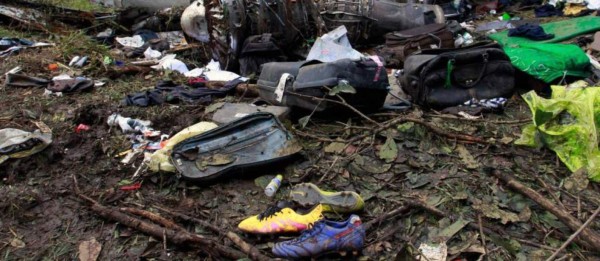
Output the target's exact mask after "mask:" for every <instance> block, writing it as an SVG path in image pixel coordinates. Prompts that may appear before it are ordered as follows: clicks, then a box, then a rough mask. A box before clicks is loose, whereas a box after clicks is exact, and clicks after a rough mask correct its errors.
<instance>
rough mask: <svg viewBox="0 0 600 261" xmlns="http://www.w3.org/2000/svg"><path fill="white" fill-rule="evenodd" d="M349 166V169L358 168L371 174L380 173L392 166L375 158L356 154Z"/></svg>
mask: <svg viewBox="0 0 600 261" xmlns="http://www.w3.org/2000/svg"><path fill="white" fill-rule="evenodd" d="M349 167H350V168H351V170H358V171H362V172H364V171H366V172H368V173H372V174H381V173H385V172H386V171H388V170H390V168H392V164H381V162H380V161H379V160H377V159H375V158H372V157H368V156H360V155H357V156H356V157H355V158H354V161H352V163H350V166H349ZM351 173H352V172H351Z"/></svg>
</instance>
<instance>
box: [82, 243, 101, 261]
mask: <svg viewBox="0 0 600 261" xmlns="http://www.w3.org/2000/svg"><path fill="white" fill-rule="evenodd" d="M100 250H102V245H101V244H100V243H98V241H96V238H92V239H90V240H88V241H83V242H81V243H80V244H79V260H80V261H96V259H98V256H99V255H100Z"/></svg>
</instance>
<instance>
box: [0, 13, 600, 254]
mask: <svg viewBox="0 0 600 261" xmlns="http://www.w3.org/2000/svg"><path fill="white" fill-rule="evenodd" d="M0 32H1V33H2V35H0V36H15V37H28V38H30V39H35V40H40V41H49V42H54V43H56V44H57V46H56V47H49V48H40V49H29V50H25V51H23V52H21V53H19V54H18V55H15V56H12V57H9V58H8V59H6V60H4V61H2V63H1V64H0V73H4V72H6V71H7V70H9V69H11V68H13V67H14V66H17V65H19V66H21V67H23V69H24V70H23V73H25V74H27V75H30V76H40V77H45V78H50V77H51V76H53V75H56V74H58V73H59V72H51V71H49V70H48V69H47V68H48V64H50V63H54V62H60V63H63V64H67V63H68V61H69V60H70V58H71V57H72V56H73V55H82V54H87V55H90V56H91V58H92V59H91V61H92V62H91V64H89V65H88V66H86V67H85V68H84V69H83V70H81V71H75V72H74V73H75V74H77V75H87V76H90V77H94V78H97V79H99V78H108V83H107V85H105V86H103V87H99V88H96V89H95V90H93V91H92V92H90V93H78V94H73V95H66V96H63V97H44V96H43V95H42V94H43V92H44V90H43V89H34V88H11V87H3V88H2V89H0V106H1V107H0V108H2V109H1V110H0V129H1V128H9V127H10V128H18V129H23V130H28V131H33V130H35V129H36V126H35V125H34V124H33V121H43V122H44V123H45V124H47V125H48V126H49V127H50V128H51V129H52V131H53V143H52V144H51V146H50V147H48V148H47V149H46V150H44V151H43V152H40V153H38V154H35V155H33V156H31V157H27V158H22V159H11V160H9V161H8V162H5V163H4V164H2V165H0V195H2V196H1V197H0V257H1V258H2V259H4V260H73V259H77V258H78V256H79V254H80V250H79V245H80V243H81V242H83V241H87V240H90V239H92V238H93V239H95V240H96V241H98V242H99V243H100V245H101V252H100V255H99V259H100V260H171V259H175V260H197V259H210V258H211V256H207V254H206V253H205V252H203V251H201V250H200V249H199V248H197V247H187V246H181V245H176V244H172V243H171V242H166V243H164V242H163V240H162V239H161V238H152V237H150V236H148V235H146V234H143V233H140V232H139V231H137V230H135V229H131V228H128V227H126V226H123V225H121V224H118V223H115V222H113V221H110V220H107V219H104V218H101V217H99V216H98V215H97V214H96V213H94V212H93V211H91V210H90V208H89V204H87V202H85V201H83V200H81V198H80V197H78V196H77V195H76V194H75V192H74V183H73V180H74V177H75V178H76V179H77V180H78V183H79V187H80V188H81V190H82V192H83V194H85V195H87V196H89V197H91V198H93V199H95V200H97V201H98V202H100V203H101V204H103V205H105V206H109V207H132V208H139V209H144V210H148V211H151V212H154V213H158V214H160V215H162V216H164V217H166V218H168V219H171V220H173V221H175V222H177V223H178V224H180V225H182V226H184V227H185V228H186V229H187V230H188V231H191V232H194V233H198V234H201V235H205V236H207V237H210V238H214V239H215V240H216V241H218V242H221V243H223V244H225V245H226V246H229V247H231V248H235V246H234V245H233V244H232V242H230V241H229V240H228V239H225V238H223V237H220V236H218V235H216V234H215V233H214V232H211V231H210V230H208V229H207V228H205V227H203V226H200V225H197V224H194V223H192V222H187V221H184V220H181V219H178V218H177V217H175V216H173V215H171V214H170V213H168V212H165V211H162V210H160V209H169V210H173V211H176V212H180V213H184V214H186V215H189V216H192V217H196V218H199V219H202V220H205V221H208V222H210V223H211V224H214V225H216V226H218V227H219V228H220V229H222V230H223V231H227V230H231V231H234V232H238V234H240V235H241V236H242V237H243V238H244V240H246V241H248V242H250V243H251V244H253V245H255V246H257V247H258V248H259V249H260V250H262V251H263V253H264V254H266V255H269V256H270V247H271V246H272V245H273V242H276V241H278V240H282V239H283V238H257V237H253V236H249V235H243V234H241V233H239V231H237V230H236V226H237V223H238V222H239V221H241V220H242V219H244V218H245V217H247V216H249V215H254V214H258V213H260V212H261V211H263V210H264V209H265V208H266V207H267V206H268V204H271V203H273V202H275V201H276V200H279V199H284V198H285V195H286V194H287V192H288V191H289V188H290V187H291V185H293V184H297V183H300V182H313V183H318V184H319V186H321V187H323V188H326V189H330V190H354V191H357V192H359V193H360V194H361V195H362V196H363V197H364V199H365V201H366V206H365V211H364V212H362V213H359V214H360V216H361V218H362V219H363V221H364V222H369V221H373V220H375V219H377V218H378V217H380V216H382V215H383V214H385V213H388V212H390V211H392V210H394V209H397V208H399V207H401V206H403V205H406V204H407V203H411V202H412V203H415V202H417V205H418V204H421V207H419V206H415V205H411V207H409V208H406V209H405V210H404V211H402V212H401V213H400V214H399V215H394V216H391V217H388V218H385V219H382V220H377V221H378V222H375V223H372V226H371V227H370V228H369V229H368V231H367V246H366V248H365V249H364V250H363V251H362V253H361V256H360V257H356V258H357V259H360V260H392V259H395V260H410V259H411V257H414V256H415V255H416V253H417V250H416V248H418V247H419V245H420V244H421V243H434V242H442V241H443V242H447V245H448V247H449V249H450V250H449V259H448V260H456V258H463V259H459V260H477V259H479V258H482V257H483V258H488V260H544V258H545V257H548V256H549V255H550V254H552V253H553V252H554V250H556V249H557V248H558V247H559V246H560V245H561V244H562V243H563V242H564V241H565V240H566V239H567V238H568V237H569V235H571V234H572V233H573V231H572V230H570V229H569V228H568V227H566V226H565V225H564V224H563V223H561V222H560V221H559V220H558V219H557V218H556V217H555V216H554V215H552V214H551V213H549V212H548V211H547V210H546V209H544V208H542V207H541V206H540V205H538V204H536V203H534V202H533V201H531V200H529V199H528V198H526V197H525V196H523V195H522V194H519V193H516V192H515V191H514V190H511V189H509V188H508V187H507V186H506V184H505V183H503V182H502V181H500V180H498V179H497V178H495V177H494V176H492V175H491V174H490V173H489V171H490V170H489V168H494V169H496V170H497V171H502V172H505V173H508V174H511V175H513V176H514V177H515V178H516V179H517V180H519V181H520V182H523V183H524V184H526V185H527V186H529V187H531V188H532V189H534V190H536V191H538V192H539V193H541V194H542V195H544V196H545V197H546V198H547V199H549V200H551V201H553V202H554V203H555V204H557V205H559V206H561V207H563V208H564V209H566V210H567V211H568V212H569V213H570V214H571V215H573V216H575V217H577V218H578V219H579V220H580V221H581V222H584V221H585V220H586V219H587V218H588V217H589V216H590V215H591V213H592V212H593V211H594V210H595V209H596V208H597V206H598V205H600V197H599V193H598V192H599V188H598V185H597V184H594V183H591V184H589V185H588V186H587V188H586V189H584V190H583V191H581V192H573V191H567V190H566V189H565V188H564V186H563V181H564V179H565V178H566V177H568V176H570V175H571V173H570V171H569V170H568V169H566V168H565V166H564V165H563V164H562V163H561V162H560V161H559V160H558V159H557V157H556V155H555V154H554V153H553V152H552V151H549V150H547V149H531V148H525V147H520V146H517V145H514V144H513V141H514V140H516V139H517V138H518V137H519V135H520V133H521V127H522V126H523V125H524V124H526V123H527V122H528V119H529V118H530V116H531V114H530V112H529V110H528V108H527V106H526V105H525V103H524V102H523V101H522V99H521V98H520V97H519V96H518V95H515V96H514V97H513V98H512V99H511V100H510V102H509V103H508V107H507V109H506V111H504V112H502V113H498V114H486V115H485V117H484V118H481V119H476V120H467V119H453V118H450V117H447V116H440V115H438V114H436V113H435V112H432V111H422V110H420V109H418V108H415V109H411V110H410V111H408V112H404V113H395V112H380V113H376V114H370V115H369V117H371V118H373V119H374V120H376V121H378V122H381V123H383V122H386V121H388V120H391V119H394V118H396V117H398V116H400V115H405V116H406V115H408V116H409V117H411V118H417V119H422V120H423V121H425V122H427V123H430V124H432V125H434V126H436V127H439V128H440V129H441V130H443V131H444V132H447V133H462V134H468V135H471V136H473V137H480V138H483V139H485V140H486V141H491V143H492V144H488V145H482V144H465V143H461V142H458V141H457V140H454V139H451V138H448V137H444V136H443V135H439V134H436V133H434V132H433V131H432V130H431V129H430V128H426V127H423V126H421V125H419V124H414V123H404V124H393V125H391V126H390V128H387V129H386V130H384V131H382V132H380V133H379V134H377V135H365V136H366V137H365V138H364V139H360V140H358V141H356V142H354V143H353V144H351V145H350V146H348V148H346V149H340V146H339V144H335V143H334V142H332V141H331V140H337V142H339V143H341V144H342V145H346V144H347V141H348V140H350V139H351V138H353V137H356V136H358V135H364V134H369V133H370V131H371V130H372V129H373V128H374V127H373V125H369V124H368V123H365V121H364V120H363V119H361V118H360V117H351V118H350V119H347V118H344V119H339V120H317V119H313V120H312V121H311V122H310V123H309V124H308V125H307V126H306V127H305V128H301V127H300V126H299V125H298V124H297V122H294V121H287V122H286V126H288V127H289V128H290V130H292V132H293V133H295V134H296V138H297V139H299V140H300V141H301V144H302V145H303V147H304V150H303V151H302V153H301V156H300V157H298V158H297V159H296V160H295V161H294V162H292V163H290V164H288V165H287V166H265V167H263V168H261V171H255V172H253V173H248V172H244V173H239V174H237V175H236V176H235V177H232V178H229V179H227V180H221V181H219V182H216V183H214V184H209V185H206V184H195V183H191V182H186V181H185V180H181V179H179V178H178V177H177V176H176V175H173V174H169V173H161V174H153V173H143V175H142V179H141V180H140V181H141V182H142V186H141V188H140V189H139V190H135V191H123V190H121V189H120V187H121V186H122V185H123V184H125V183H127V181H129V180H131V178H132V176H133V174H134V173H135V172H136V170H137V168H138V166H139V165H140V164H141V159H138V160H137V161H136V162H135V163H134V164H133V165H124V164H122V163H120V160H121V158H118V157H116V155H117V154H119V153H120V152H122V151H125V150H127V149H129V146H130V143H129V141H128V140H127V138H126V137H125V136H124V135H123V134H122V133H121V131H120V130H118V129H117V128H112V129H111V128H109V126H108V125H107V124H106V118H107V117H108V116H109V115H110V114H111V113H115V112H118V113H121V114H122V115H124V116H129V117H135V118H140V119H146V120H150V121H152V122H153V123H154V128H155V129H157V130H161V131H162V132H163V133H167V134H170V135H173V134H175V133H177V132H178V131H180V130H182V129H183V128H185V127H187V126H190V125H192V124H194V123H197V122H199V121H203V120H209V119H210V114H207V113H205V106H204V105H162V106H155V107H148V108H138V107H125V106H122V105H120V101H121V99H122V98H123V97H124V96H125V95H126V94H129V93H132V92H135V91H139V90H141V89H144V88H150V87H153V86H154V84H155V83H156V82H157V81H158V80H160V79H165V78H175V80H177V81H179V82H183V78H182V77H180V76H177V75H172V74H166V73H164V72H150V73H147V74H138V75H124V76H120V77H114V75H111V74H110V73H109V71H110V69H111V68H110V67H106V66H104V65H102V63H101V60H102V58H103V56H105V55H108V56H111V57H113V58H114V59H123V60H125V59H124V57H122V56H119V55H116V54H114V53H111V52H110V51H109V50H108V48H105V47H102V46H99V45H98V44H97V43H94V42H93V41H92V40H90V39H89V38H86V37H87V36H85V34H84V33H82V32H77V31H73V32H72V33H70V34H66V35H46V34H42V33H36V32H30V31H23V30H21V29H18V28H15V27H11V26H8V25H6V24H4V25H1V26H0ZM202 52H203V51H202V50H195V51H191V52H188V53H186V54H185V57H186V61H188V62H194V63H196V64H197V65H200V64H201V63H202V61H201V59H200V57H202V56H203V55H202ZM60 72H68V71H65V70H64V69H61V70H60ZM109 75H111V76H109ZM3 80H4V79H2V80H0V84H2V81H3ZM225 100H227V101H241V102H244V101H251V99H246V98H240V97H234V96H231V97H227V98H225ZM81 123H84V124H87V125H90V126H91V129H90V130H89V131H85V132H81V133H76V132H75V131H74V129H75V127H76V126H77V125H78V124H81ZM387 137H392V138H393V139H394V140H395V143H396V145H397V147H398V155H397V157H396V158H395V159H394V160H392V161H391V162H388V163H386V162H384V161H383V160H381V159H379V151H380V150H381V146H382V145H383V144H384V142H385V141H386V138H387ZM332 144H333V145H332ZM280 173H281V174H284V176H285V180H284V183H283V185H282V188H281V189H280V191H279V192H278V193H277V194H276V197H275V199H269V198H267V197H266V196H265V195H264V193H263V187H261V186H264V182H265V181H268V180H269V178H271V177H273V176H274V175H276V174H280ZM259 185H260V186H259ZM419 202H420V203H419ZM423 206H429V207H435V208H436V209H437V210H439V212H442V213H439V212H438V213H437V215H436V214H435V211H433V212H432V211H431V210H427V208H426V207H423ZM440 214H443V216H442V215H440ZM329 218H332V219H339V220H342V219H344V218H346V217H345V216H338V215H331V216H329ZM463 221H464V222H463ZM466 223H473V224H477V227H480V228H485V230H483V235H482V233H481V232H482V229H481V230H480V229H475V228H474V227H472V226H465V224H466ZM452 224H455V225H454V226H451V225H452ZM456 224H459V225H458V226H457V225H456ZM599 225H600V224H599V223H598V222H594V223H592V225H591V227H592V229H593V230H595V231H598V229H599V228H600V226H599ZM483 253H485V254H483ZM596 254H597V250H590V249H585V248H583V247H581V246H580V245H578V244H575V243H574V244H571V245H570V246H569V247H568V248H567V249H566V251H564V252H562V254H560V255H559V257H562V258H565V259H567V260H569V259H571V260H596V259H597V256H596ZM327 257H328V258H331V259H343V258H342V257H340V256H337V255H335V254H333V255H330V256H327ZM212 258H213V259H222V258H220V257H214V256H212Z"/></svg>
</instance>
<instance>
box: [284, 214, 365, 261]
mask: <svg viewBox="0 0 600 261" xmlns="http://www.w3.org/2000/svg"><path fill="white" fill-rule="evenodd" d="M364 242H365V229H364V227H363V225H362V222H361V221H360V218H359V217H358V216H357V215H351V216H350V218H349V219H348V220H346V221H345V222H335V221H329V220H321V221H319V222H317V223H315V224H314V225H313V227H312V228H311V229H308V230H305V231H304V232H302V235H300V237H298V238H296V239H292V240H289V241H283V242H279V243H277V244H275V246H273V254H274V255H276V256H279V257H284V258H303V257H317V256H319V255H323V254H327V253H333V252H339V253H340V254H344V255H345V254H347V253H348V252H352V253H356V252H358V251H360V250H361V249H362V248H363V245H364Z"/></svg>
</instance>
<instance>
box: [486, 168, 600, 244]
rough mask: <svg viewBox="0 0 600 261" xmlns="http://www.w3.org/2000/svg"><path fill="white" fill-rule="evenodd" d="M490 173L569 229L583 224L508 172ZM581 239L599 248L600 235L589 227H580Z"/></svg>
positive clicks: (578, 227)
mask: <svg viewBox="0 0 600 261" xmlns="http://www.w3.org/2000/svg"><path fill="white" fill-rule="evenodd" d="M491 173H492V174H493V175H494V176H496V177H497V178H498V179H500V180H502V181H504V182H505V183H506V184H507V185H508V186H509V187H511V188H512V189H514V190H516V191H517V192H519V193H521V194H523V195H525V196H527V197H529V198H530V199H531V200H533V201H535V202H536V203H538V204H539V205H541V206H542V207H544V208H545V209H546V210H548V211H549V212H550V213H552V214H553V215H555V216H556V217H557V218H558V219H559V220H560V221H561V222H563V223H565V225H567V226H568V227H569V228H570V229H572V230H573V231H577V230H579V229H580V228H582V226H583V224H581V222H580V221H579V220H578V219H576V218H574V217H573V216H571V215H570V214H569V213H567V212H565V211H564V210H561V209H559V208H557V207H556V204H555V203H553V202H551V201H550V200H547V199H546V198H545V197H544V196H542V195H540V194H539V193H537V192H536V191H535V190H533V189H531V188H529V187H527V186H525V185H523V184H522V183H521V182H519V181H517V180H515V179H514V178H513V177H511V176H509V175H508V174H505V173H502V172H500V171H498V170H495V169H493V170H491ZM580 233H581V240H578V242H579V243H581V244H582V245H585V246H586V247H588V248H591V249H600V235H598V234H597V233H596V232H594V231H592V230H591V229H587V228H585V227H583V228H582V231H581V232H580Z"/></svg>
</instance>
